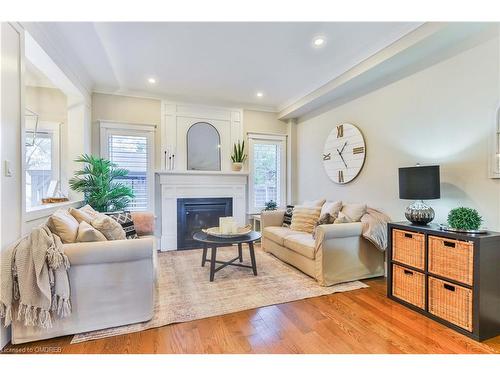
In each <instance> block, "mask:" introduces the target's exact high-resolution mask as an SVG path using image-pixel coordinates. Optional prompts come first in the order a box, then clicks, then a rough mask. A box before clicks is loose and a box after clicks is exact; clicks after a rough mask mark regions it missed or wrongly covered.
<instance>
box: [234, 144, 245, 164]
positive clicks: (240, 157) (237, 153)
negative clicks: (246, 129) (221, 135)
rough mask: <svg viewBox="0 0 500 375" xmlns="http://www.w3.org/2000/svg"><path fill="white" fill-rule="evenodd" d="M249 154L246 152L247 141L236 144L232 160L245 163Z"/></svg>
mask: <svg viewBox="0 0 500 375" xmlns="http://www.w3.org/2000/svg"><path fill="white" fill-rule="evenodd" d="M246 158H247V156H246V154H245V141H243V142H241V143H240V141H238V143H235V144H234V149H233V154H232V155H231V160H232V161H233V163H243V162H244V161H245V160H246Z"/></svg>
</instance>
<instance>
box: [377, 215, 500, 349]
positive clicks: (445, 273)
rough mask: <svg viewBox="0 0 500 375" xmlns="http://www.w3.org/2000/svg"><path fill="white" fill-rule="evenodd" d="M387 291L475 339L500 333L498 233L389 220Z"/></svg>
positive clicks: (479, 339)
mask: <svg viewBox="0 0 500 375" xmlns="http://www.w3.org/2000/svg"><path fill="white" fill-rule="evenodd" d="M387 259H388V269H387V296H388V297H389V298H390V299H392V300H394V301H396V302H399V303H401V304H403V305H404V306H406V307H408V308H410V309H412V310H415V311H417V312H419V313H421V314H423V315H425V316H427V317H429V318H431V319H434V320H435V321H437V322H439V323H442V324H444V325H446V326H447V327H450V328H452V329H454V330H455V331H457V332H460V333H462V334H464V335H466V336H468V337H471V338H473V339H475V340H478V341H482V340H486V339H488V338H491V337H495V336H497V335H500V233H498V232H488V233H487V234H478V235H470V234H466V233H454V232H447V231H444V230H441V229H440V228H439V226H437V225H426V226H420V225H413V224H410V223H408V222H398V223H390V224H389V225H388V252H387Z"/></svg>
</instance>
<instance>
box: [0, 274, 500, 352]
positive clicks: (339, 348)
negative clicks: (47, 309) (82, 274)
mask: <svg viewBox="0 0 500 375" xmlns="http://www.w3.org/2000/svg"><path fill="white" fill-rule="evenodd" d="M365 282H366V283H367V284H369V285H370V288H367V289H359V290H355V291H352V292H346V293H337V294H333V295H328V296H322V297H316V298H310V299H307V300H301V301H295V302H290V303H285V304H281V305H275V306H268V307H262V308H258V309H254V310H248V311H242V312H238V313H233V314H228V315H224V316H218V317H213V318H208V319H202V320H198V321H193V322H187V323H180V324H174V325H170V326H166V327H161V328H156V329H151V330H148V331H143V332H138V333H133V334H128V335H123V336H116V337H111V338H107V339H102V340H96V341H88V342H83V343H80V344H73V345H71V344H70V341H71V336H67V337H62V338H56V339H51V340H45V341H39V342H36V343H30V344H25V345H10V346H8V347H7V348H6V349H5V350H4V353H15V352H18V353H23V352H31V353H37V352H50V353H54V352H56V353H58V352H60V353H71V354H85V353H89V354H90V353H94V354H95V353H500V336H498V337H496V338H494V339H491V340H488V341H485V342H483V343H478V342H476V341H474V340H471V339H469V338H467V337H464V336H462V335H460V334H458V333H456V332H454V331H453V330H451V329H449V328H446V327H445V326H443V325H441V324H439V323H436V322H434V321H432V320H430V319H427V318H425V317H423V316H422V315H420V314H417V313H415V312H413V311H411V310H409V309H407V308H405V307H403V306H401V305H400V304H397V303H395V302H393V301H391V300H389V299H388V298H386V297H385V291H386V288H385V279H383V278H378V279H373V280H369V281H365Z"/></svg>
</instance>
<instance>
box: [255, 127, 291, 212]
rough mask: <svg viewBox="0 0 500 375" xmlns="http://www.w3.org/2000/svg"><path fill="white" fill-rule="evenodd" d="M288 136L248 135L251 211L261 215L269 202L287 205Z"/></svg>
mask: <svg viewBox="0 0 500 375" xmlns="http://www.w3.org/2000/svg"><path fill="white" fill-rule="evenodd" d="M285 140H286V137H285V136H273V135H257V134H249V163H250V189H249V192H250V194H249V196H250V197H249V198H250V199H249V212H250V213H256V212H260V211H261V210H262V209H263V208H264V207H265V204H266V202H268V201H270V200H273V201H275V202H276V203H277V204H278V205H279V206H284V205H285V202H286V196H285V195H286V175H285V171H286V161H285V155H286V141H285Z"/></svg>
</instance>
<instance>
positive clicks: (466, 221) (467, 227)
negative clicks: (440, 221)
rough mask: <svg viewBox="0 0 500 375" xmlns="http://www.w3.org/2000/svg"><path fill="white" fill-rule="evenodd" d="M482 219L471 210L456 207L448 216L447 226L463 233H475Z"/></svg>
mask: <svg viewBox="0 0 500 375" xmlns="http://www.w3.org/2000/svg"><path fill="white" fill-rule="evenodd" d="M482 222H483V218H482V217H481V216H479V214H478V212H477V211H476V210H474V209H473V208H467V207H458V208H454V209H453V210H451V211H450V213H449V214H448V225H449V226H450V228H452V229H458V230H463V231H477V230H479V227H480V226H481V223H482Z"/></svg>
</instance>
